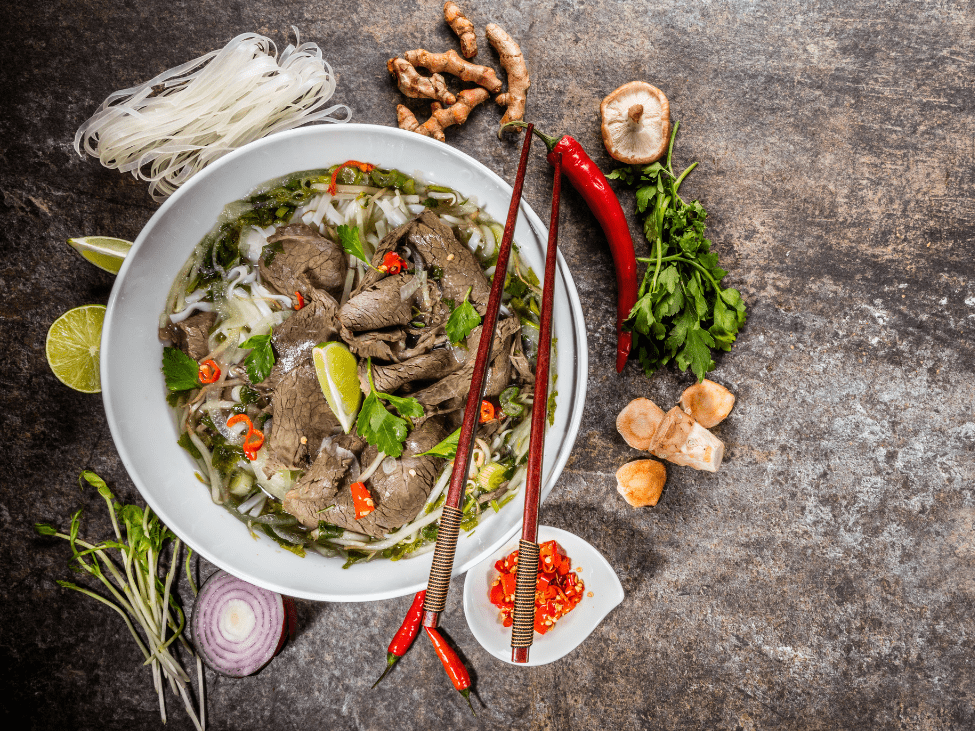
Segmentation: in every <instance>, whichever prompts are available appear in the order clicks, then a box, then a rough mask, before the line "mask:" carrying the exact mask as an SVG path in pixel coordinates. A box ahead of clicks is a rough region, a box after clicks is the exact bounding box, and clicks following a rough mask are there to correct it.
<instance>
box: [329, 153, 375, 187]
mask: <svg viewBox="0 0 975 731" xmlns="http://www.w3.org/2000/svg"><path fill="white" fill-rule="evenodd" d="M375 167H376V166H375V165H373V164H372V163H368V162H359V161H358V160H346V161H345V162H343V163H342V164H341V165H339V166H338V167H337V168H335V170H333V171H332V180H331V182H330V183H329V184H328V194H329V195H335V186H336V185H337V181H338V177H339V173H340V172H342V170H343V169H345V168H359V170H361V171H362V172H364V173H371V172H372V171H373V170H374V169H375Z"/></svg>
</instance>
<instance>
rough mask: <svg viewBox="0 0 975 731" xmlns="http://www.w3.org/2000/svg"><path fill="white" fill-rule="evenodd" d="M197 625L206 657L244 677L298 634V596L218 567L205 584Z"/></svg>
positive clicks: (196, 640)
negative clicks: (292, 596)
mask: <svg viewBox="0 0 975 731" xmlns="http://www.w3.org/2000/svg"><path fill="white" fill-rule="evenodd" d="M192 631H193V644H194V645H196V650H197V652H199V653H200V657H202V658H203V662H205V663H206V664H207V665H208V666H209V667H210V668H211V669H213V670H215V671H217V672H218V673H222V674H223V675H229V676H230V677H232V678H243V677H245V676H247V675H253V674H254V673H256V672H257V671H258V670H260V669H261V668H263V667H264V666H265V665H267V664H268V663H269V662H271V659H272V658H273V657H274V656H275V655H277V654H278V653H279V652H280V651H281V649H282V648H283V647H284V644H285V642H287V640H288V638H289V637H290V636H291V635H293V634H294V632H295V606H294V601H293V600H292V599H291V598H290V597H283V596H281V595H280V594H275V593H274V592H273V591H268V590H267V589H261V588H260V587H257V586H254V585H252V584H248V583H247V582H246V581H243V580H241V579H238V578H237V577H236V576H231V575H230V574H228V573H226V572H225V571H217V572H216V573H215V574H213V575H212V576H211V577H210V578H209V579H207V580H206V582H205V583H204V584H203V586H202V587H201V588H200V594H199V596H197V598H196V605H195V606H194V608H193V623H192Z"/></svg>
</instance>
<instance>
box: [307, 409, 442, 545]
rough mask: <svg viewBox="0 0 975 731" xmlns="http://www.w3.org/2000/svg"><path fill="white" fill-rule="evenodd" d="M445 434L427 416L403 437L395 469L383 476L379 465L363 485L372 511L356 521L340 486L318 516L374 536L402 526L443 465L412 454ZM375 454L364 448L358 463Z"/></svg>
mask: <svg viewBox="0 0 975 731" xmlns="http://www.w3.org/2000/svg"><path fill="white" fill-rule="evenodd" d="M446 436H447V432H446V430H445V429H444V428H443V426H442V424H441V422H440V420H439V419H427V420H426V421H425V422H423V424H421V425H420V426H419V427H417V428H416V429H414V430H413V431H412V432H410V435H409V436H408V437H407V438H406V443H405V444H404V445H403V454H402V456H401V457H400V458H399V459H398V460H397V462H396V469H394V470H393V471H392V472H391V473H390V474H388V475H387V474H385V473H384V472H383V470H382V469H381V468H380V469H379V470H377V471H376V472H375V473H374V474H373V476H372V477H371V478H370V480H369V483H368V485H367V486H368V487H369V493H370V494H371V495H372V499H373V500H374V501H375V502H376V509H375V510H374V511H373V512H371V513H369V515H367V516H365V517H364V518H363V519H362V520H356V519H355V508H354V506H353V504H352V492H351V491H350V490H349V489H348V487H346V486H343V487H341V488H340V489H339V490H338V492H337V493H336V494H335V496H334V502H335V505H334V507H331V508H329V509H328V510H326V511H325V512H324V513H322V514H321V515H322V517H321V518H319V519H320V520H324V521H326V522H328V523H333V524H334V525H338V526H341V527H343V528H347V529H348V530H353V531H358V532H359V533H365V534H367V535H370V536H375V537H377V538H379V537H381V536H384V535H386V534H387V533H390V532H391V531H394V530H396V529H397V528H401V527H402V526H404V525H406V523H408V522H410V521H411V520H413V519H414V518H415V517H416V514H417V513H418V512H420V508H422V507H423V504H424V503H425V502H426V499H427V497H429V495H430V492H431V490H433V485H434V483H435V482H436V481H437V477H438V476H439V475H440V470H441V469H442V468H443V464H444V460H443V459H441V458H439V457H430V456H426V457H417V456H415V455H417V454H421V453H423V452H426V451H427V450H429V449H432V448H433V447H435V446H437V444H439V443H440V442H441V441H442V440H443V439H444V438H445V437H446ZM377 454H378V452H377V451H376V448H375V447H372V446H370V447H367V448H366V450H365V451H364V452H363V453H362V463H363V464H369V463H370V462H371V461H372V460H373V459H375V457H376V455H377ZM316 525H317V521H316Z"/></svg>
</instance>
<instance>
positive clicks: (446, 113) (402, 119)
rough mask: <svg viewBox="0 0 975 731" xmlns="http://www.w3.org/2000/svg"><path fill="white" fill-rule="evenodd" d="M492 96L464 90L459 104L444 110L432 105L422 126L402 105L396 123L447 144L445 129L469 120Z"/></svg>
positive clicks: (481, 92)
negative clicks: (472, 113)
mask: <svg viewBox="0 0 975 731" xmlns="http://www.w3.org/2000/svg"><path fill="white" fill-rule="evenodd" d="M489 96H490V94H488V93H487V91H485V90H484V89H464V90H463V91H462V92H460V93H459V94H458V95H457V103H456V104H452V105H451V106H449V107H447V108H446V109H444V108H443V107H442V106H441V105H440V104H439V103H437V102H434V103H433V104H431V105H430V109H431V111H432V114H431V116H430V119H428V120H427V121H426V122H424V123H423V124H420V123H419V122H418V121H417V119H416V116H414V114H413V112H411V111H410V110H409V109H407V108H406V107H404V106H403V105H402V104H400V105H398V106H397V107H396V121H397V123H398V124H399V126H400V128H401V129H405V130H407V131H408V132H416V133H417V134H421V135H423V136H424V137H433V138H434V139H437V140H440V141H441V142H446V141H447V138H446V137H444V133H443V131H444V129H446V128H447V127H449V126H451V125H452V124H463V123H464V122H465V121H466V120H467V115H469V114H470V113H471V110H472V109H473V108H474V107H476V106H477V105H478V104H480V103H481V102H483V101H485V100H487V98H488V97H489Z"/></svg>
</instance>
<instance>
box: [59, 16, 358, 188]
mask: <svg viewBox="0 0 975 731" xmlns="http://www.w3.org/2000/svg"><path fill="white" fill-rule="evenodd" d="M293 30H294V32H295V43H296V44H298V45H297V47H295V46H292V45H288V46H287V48H285V49H284V52H283V53H282V54H281V57H280V59H279V58H278V53H277V48H276V46H275V45H274V41H272V40H271V39H270V38H266V37H264V36H261V35H257V34H256V33H244V34H242V35H239V36H237V37H236V38H234V39H233V40H232V41H230V43H228V44H227V45H226V46H225V47H224V48H222V49H221V50H219V51H213V52H211V53H207V54H205V55H203V56H200V57H199V58H196V59H194V60H192V61H189V62H187V63H184V64H183V65H181V66H177V67H176V68H173V69H169V70H168V71H164V72H163V73H161V74H159V75H158V76H156V77H155V78H153V79H150V80H149V81H147V82H145V83H144V84H140V85H139V86H135V87H132V88H131V89H124V90H122V91H116V92H115V93H113V94H111V95H110V96H109V97H108V98H107V99H106V100H105V101H104V102H102V105H101V106H100V107H99V108H98V111H97V112H95V114H94V115H93V116H92V117H91V119H89V120H88V121H87V122H85V123H84V124H83V125H81V128H80V129H79V130H78V132H77V133H76V134H75V138H74V146H75V150H77V152H78V154H79V155H82V156H84V152H87V153H88V154H89V155H92V156H93V157H97V158H98V159H99V160H100V161H101V163H102V165H104V166H105V167H109V168H118V169H119V170H121V171H122V172H131V173H132V175H133V176H134V177H136V178H139V179H141V180H146V181H148V182H149V192H150V194H151V195H152V197H153V198H154V199H155V200H164V199H165V198H166V197H167V196H169V195H170V194H172V193H173V192H174V191H175V190H176V189H177V188H178V187H179V186H180V185H182V184H183V183H185V182H186V181H187V180H189V178H190V177H192V176H193V175H194V174H195V173H197V172H198V171H200V170H202V169H203V168H204V167H206V166H207V165H208V164H209V163H211V162H213V161H214V160H216V159H217V158H219V157H222V156H223V155H226V154H227V153H228V152H230V151H231V150H234V149H236V148H238V147H240V146H241V145H245V144H247V143H248V142H251V141H253V140H256V139H259V138H261V137H265V136H266V135H269V134H273V133H274V132H281V131H283V130H287V129H293V128H295V127H299V126H301V125H303V124H306V123H308V122H316V121H327V122H347V121H348V120H349V118H350V116H351V111H350V110H349V108H348V107H346V106H345V105H344V104H337V105H334V106H331V107H329V108H328V109H322V107H323V106H324V105H325V103H326V102H327V101H328V100H329V99H330V98H331V97H332V94H333V93H334V92H335V76H334V74H333V73H332V68H331V66H329V65H328V63H327V62H326V61H325V60H324V58H323V57H322V50H321V49H320V48H319V47H318V46H317V45H316V44H314V43H301V42H300V39H299V38H298V29H297V28H294V29H293ZM340 111H341V112H344V114H343V116H342V117H341V118H336V117H334V116H333V115H334V114H336V113H338V112H340Z"/></svg>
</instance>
